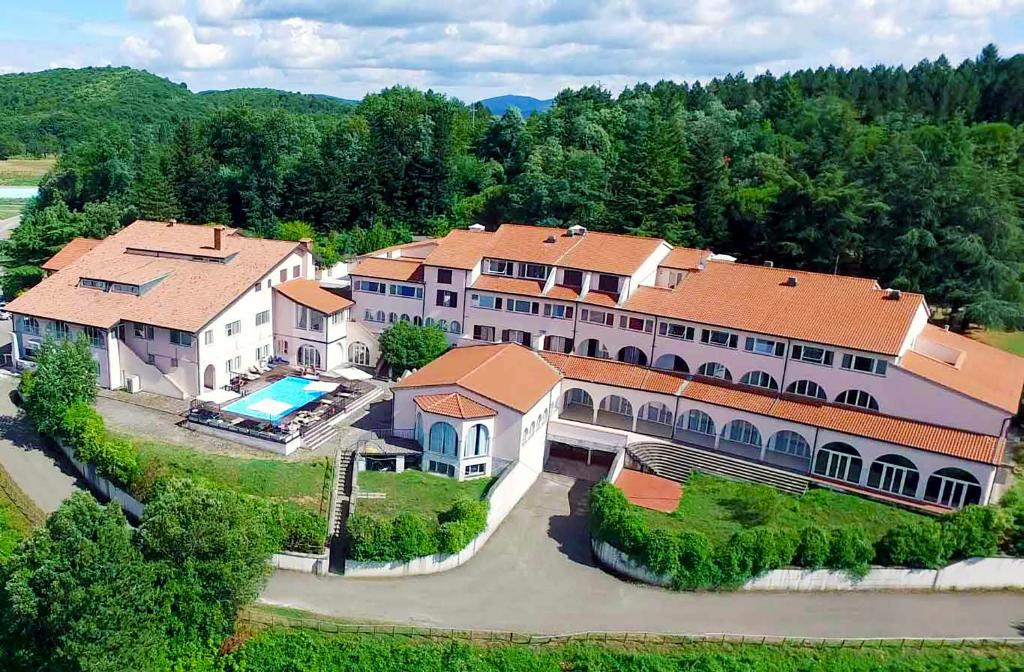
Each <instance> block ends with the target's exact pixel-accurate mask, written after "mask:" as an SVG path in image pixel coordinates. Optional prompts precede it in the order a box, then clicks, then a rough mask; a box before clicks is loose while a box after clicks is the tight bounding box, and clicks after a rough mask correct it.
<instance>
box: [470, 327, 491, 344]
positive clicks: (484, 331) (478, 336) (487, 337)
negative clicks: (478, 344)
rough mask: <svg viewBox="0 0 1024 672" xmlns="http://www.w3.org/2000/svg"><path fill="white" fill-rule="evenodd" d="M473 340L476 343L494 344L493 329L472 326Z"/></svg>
mask: <svg viewBox="0 0 1024 672" xmlns="http://www.w3.org/2000/svg"><path fill="white" fill-rule="evenodd" d="M473 338H474V339H475V340H477V341H488V342H491V343H493V342H494V327H485V326H484V325H482V324H476V325H473Z"/></svg>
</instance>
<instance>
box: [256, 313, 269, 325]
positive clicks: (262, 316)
mask: <svg viewBox="0 0 1024 672" xmlns="http://www.w3.org/2000/svg"><path fill="white" fill-rule="evenodd" d="M267 322H270V311H269V310H261V311H260V312H258V313H256V326H257V327H258V326H260V325H261V324H266V323H267Z"/></svg>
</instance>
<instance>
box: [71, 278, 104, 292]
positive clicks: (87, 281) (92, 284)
mask: <svg viewBox="0 0 1024 672" xmlns="http://www.w3.org/2000/svg"><path fill="white" fill-rule="evenodd" d="M78 284H79V285H81V286H82V287H89V288H90V289H100V290H103V291H107V283H106V282H104V281H103V280H93V279H92V278H82V279H81V281H79V283H78Z"/></svg>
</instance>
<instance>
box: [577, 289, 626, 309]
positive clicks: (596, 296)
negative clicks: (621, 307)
mask: <svg viewBox="0 0 1024 672" xmlns="http://www.w3.org/2000/svg"><path fill="white" fill-rule="evenodd" d="M581 303H589V304H590V305H592V306H603V307H604V308H614V307H615V306H617V305H618V304H619V300H618V299H617V298H615V297H614V296H612V295H611V294H608V293H607V292H598V291H594V290H590V291H589V292H587V295H586V296H584V297H583V300H582V301H581Z"/></svg>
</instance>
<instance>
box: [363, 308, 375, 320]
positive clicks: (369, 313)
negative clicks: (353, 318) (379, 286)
mask: <svg viewBox="0 0 1024 672" xmlns="http://www.w3.org/2000/svg"><path fill="white" fill-rule="evenodd" d="M363 319H364V320H366V321H367V322H373V311H372V310H370V309H369V308H367V309H366V312H365V313H363Z"/></svg>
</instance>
